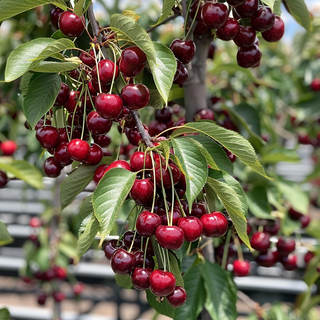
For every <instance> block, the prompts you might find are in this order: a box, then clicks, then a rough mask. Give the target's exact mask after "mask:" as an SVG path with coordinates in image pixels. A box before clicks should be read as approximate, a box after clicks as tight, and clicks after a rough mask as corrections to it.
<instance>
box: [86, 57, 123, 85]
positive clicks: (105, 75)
mask: <svg viewBox="0 0 320 320" xmlns="http://www.w3.org/2000/svg"><path fill="white" fill-rule="evenodd" d="M114 68H116V71H115V79H117V78H118V76H119V68H118V66H117V65H116V66H115V64H114V63H113V62H112V61H110V60H108V59H103V60H101V61H100V62H99V63H98V70H99V76H98V71H97V66H95V67H94V68H93V69H92V72H91V75H92V79H93V81H94V82H95V83H97V84H98V83H99V80H98V79H100V84H101V85H102V86H105V85H109V84H111V82H112V79H113V73H114ZM92 84H94V83H92ZM95 89H96V88H95ZM96 91H99V90H97V89H96Z"/></svg>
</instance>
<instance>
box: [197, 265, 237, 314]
mask: <svg viewBox="0 0 320 320" xmlns="http://www.w3.org/2000/svg"><path fill="white" fill-rule="evenodd" d="M201 274H202V277H203V279H204V286H205V289H206V292H207V299H206V303H205V308H206V309H207V311H208V312H209V314H210V316H211V318H212V320H233V319H234V320H235V319H236V318H237V316H238V313H237V308H236V302H237V294H236V290H234V288H232V287H231V285H230V282H229V279H228V277H229V275H228V274H227V271H224V270H222V269H221V267H220V266H219V265H218V264H213V263H211V262H210V261H208V260H206V261H205V263H204V264H203V266H202V269H201Z"/></svg>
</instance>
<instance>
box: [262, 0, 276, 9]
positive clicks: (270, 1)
mask: <svg viewBox="0 0 320 320" xmlns="http://www.w3.org/2000/svg"><path fill="white" fill-rule="evenodd" d="M262 2H263V3H264V4H266V5H267V6H269V7H270V9H271V10H273V5H274V2H275V0H262Z"/></svg>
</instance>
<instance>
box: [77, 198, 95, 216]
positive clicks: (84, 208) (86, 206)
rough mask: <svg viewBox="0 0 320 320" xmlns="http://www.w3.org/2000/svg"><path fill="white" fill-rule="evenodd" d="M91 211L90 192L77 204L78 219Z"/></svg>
mask: <svg viewBox="0 0 320 320" xmlns="http://www.w3.org/2000/svg"><path fill="white" fill-rule="evenodd" d="M91 213H93V204H92V194H90V196H87V197H86V198H85V199H84V200H83V202H82V203H81V204H80V206H79V217H80V220H83V219H85V218H86V217H87V216H88V215H90V214H91Z"/></svg>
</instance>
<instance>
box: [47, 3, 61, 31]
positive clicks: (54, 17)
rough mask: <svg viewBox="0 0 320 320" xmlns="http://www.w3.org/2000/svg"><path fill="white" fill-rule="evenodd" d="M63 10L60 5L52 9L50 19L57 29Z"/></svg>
mask: <svg viewBox="0 0 320 320" xmlns="http://www.w3.org/2000/svg"><path fill="white" fill-rule="evenodd" d="M63 12H64V11H63V10H62V9H60V8H58V7H55V8H53V9H52V10H51V11H50V21H51V24H52V25H53V26H54V27H55V28H56V29H58V22H59V18H60V16H61V14H62V13H63Z"/></svg>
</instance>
